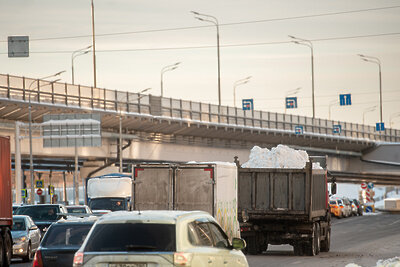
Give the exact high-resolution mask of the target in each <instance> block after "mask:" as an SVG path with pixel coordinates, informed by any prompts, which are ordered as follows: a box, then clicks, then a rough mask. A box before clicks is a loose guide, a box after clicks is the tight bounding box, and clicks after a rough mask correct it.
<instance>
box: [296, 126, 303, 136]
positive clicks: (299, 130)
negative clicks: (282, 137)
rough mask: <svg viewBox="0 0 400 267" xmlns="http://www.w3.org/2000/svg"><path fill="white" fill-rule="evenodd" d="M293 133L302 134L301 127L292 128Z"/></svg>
mask: <svg viewBox="0 0 400 267" xmlns="http://www.w3.org/2000/svg"><path fill="white" fill-rule="evenodd" d="M294 133H295V134H303V133H304V127H303V126H301V125H298V126H295V127H294Z"/></svg>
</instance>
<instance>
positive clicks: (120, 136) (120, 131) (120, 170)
mask: <svg viewBox="0 0 400 267" xmlns="http://www.w3.org/2000/svg"><path fill="white" fill-rule="evenodd" d="M122 171H123V169H122V114H119V172H120V173H122Z"/></svg>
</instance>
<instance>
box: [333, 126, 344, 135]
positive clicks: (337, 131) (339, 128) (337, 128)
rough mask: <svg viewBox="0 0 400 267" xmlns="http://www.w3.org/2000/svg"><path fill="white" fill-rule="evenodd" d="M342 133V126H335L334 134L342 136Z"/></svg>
mask: <svg viewBox="0 0 400 267" xmlns="http://www.w3.org/2000/svg"><path fill="white" fill-rule="evenodd" d="M341 132H342V125H340V124H335V125H333V133H337V134H340V133H341Z"/></svg>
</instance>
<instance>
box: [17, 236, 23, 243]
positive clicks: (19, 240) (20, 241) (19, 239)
mask: <svg viewBox="0 0 400 267" xmlns="http://www.w3.org/2000/svg"><path fill="white" fill-rule="evenodd" d="M25 240H26V236H22V237H18V238H16V239H15V243H22V242H24V241H25Z"/></svg>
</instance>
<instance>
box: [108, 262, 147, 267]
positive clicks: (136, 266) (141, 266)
mask: <svg viewBox="0 0 400 267" xmlns="http://www.w3.org/2000/svg"><path fill="white" fill-rule="evenodd" d="M146 266H147V264H146V263H110V264H108V267H146Z"/></svg>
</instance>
